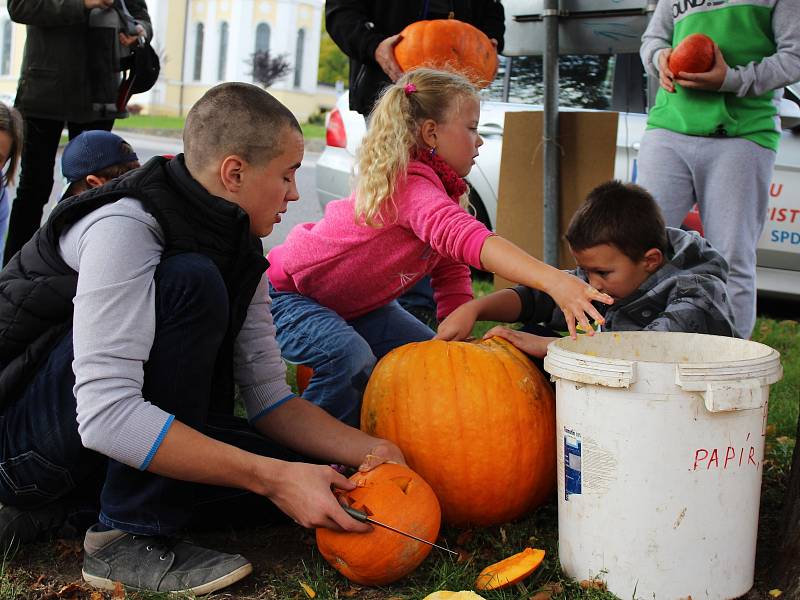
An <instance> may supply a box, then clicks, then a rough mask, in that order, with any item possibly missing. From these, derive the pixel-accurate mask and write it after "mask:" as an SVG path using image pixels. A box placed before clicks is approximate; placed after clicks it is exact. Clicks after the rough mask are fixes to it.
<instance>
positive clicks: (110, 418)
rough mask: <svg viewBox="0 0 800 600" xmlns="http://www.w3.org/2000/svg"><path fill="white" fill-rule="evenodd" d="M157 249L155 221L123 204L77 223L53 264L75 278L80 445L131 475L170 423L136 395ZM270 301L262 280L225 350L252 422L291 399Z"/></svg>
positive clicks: (149, 326)
mask: <svg viewBox="0 0 800 600" xmlns="http://www.w3.org/2000/svg"><path fill="white" fill-rule="evenodd" d="M163 250H164V244H163V235H162V232H161V228H160V226H159V225H158V222H157V221H156V219H155V218H154V217H153V216H152V215H150V214H149V213H147V212H146V211H145V210H144V208H143V206H142V204H141V203H140V202H139V201H138V200H135V199H132V198H123V199H122V200H119V201H117V202H113V203H110V204H107V205H105V206H103V207H101V208H99V209H97V210H95V211H93V212H92V213H90V214H89V215H87V216H85V217H83V218H82V219H81V220H79V221H78V222H76V223H75V224H74V225H72V226H71V227H70V228H69V229H68V230H66V231H65V232H64V233H63V234H62V236H61V239H60V242H59V252H60V255H61V257H62V258H63V259H64V261H65V262H66V263H67V264H68V265H69V266H70V267H71V268H73V269H75V270H76V271H77V272H78V288H77V293H76V295H75V299H74V305H75V312H74V318H73V345H74V350H75V358H74V361H73V370H74V372H75V387H74V393H75V397H76V399H77V419H78V431H79V433H80V436H81V440H82V441H83V444H84V446H86V447H87V448H91V449H93V450H96V451H98V452H100V453H102V454H104V455H106V456H109V457H110V458H113V459H115V460H117V461H119V462H122V463H124V464H127V465H129V466H132V467H134V468H138V469H145V468H147V466H148V464H149V462H150V460H151V459H152V457H153V455H154V454H155V452H156V450H157V449H158V446H159V445H160V443H161V440H162V439H163V437H164V435H165V434H166V432H167V431H168V429H169V427H170V425H171V423H172V420H173V417H172V415H170V414H168V413H167V412H165V411H163V410H162V409H161V408H159V407H157V406H155V405H153V404H150V403H149V402H148V401H147V399H146V398H144V397H143V395H142V385H143V383H144V364H145V362H146V361H147V359H148V356H149V354H150V349H151V347H152V344H153V339H154V336H155V323H156V313H155V286H156V284H155V281H154V274H155V270H156V267H157V266H158V264H159V263H160V261H161V255H162V253H163ZM270 304H271V302H270V298H269V294H268V291H267V279H266V274H264V276H263V277H262V278H261V282H260V283H259V286H258V288H257V289H256V292H255V294H254V296H253V299H252V301H251V303H250V306H249V308H248V311H247V317H246V319H245V321H244V324H243V326H242V329H241V330H240V332H239V335H238V337H237V339H236V341H235V344H234V379H235V380H236V382H237V383H238V384H239V388H240V393H241V395H242V398H243V400H244V403H245V408H246V410H247V414H248V417H249V418H250V420H251V421H254V420H256V419H258V418H259V417H260V416H262V415H264V414H265V413H266V412H268V411H269V410H271V409H272V408H275V407H276V406H278V405H279V404H281V403H282V402H283V401H285V400H288V399H289V398H292V397H293V396H294V395H293V393H292V391H291V389H290V388H289V386H288V385H287V383H286V368H285V365H284V363H283V361H282V359H281V356H280V348H279V347H278V343H277V341H276V340H275V326H274V325H273V322H272V314H271V312H270Z"/></svg>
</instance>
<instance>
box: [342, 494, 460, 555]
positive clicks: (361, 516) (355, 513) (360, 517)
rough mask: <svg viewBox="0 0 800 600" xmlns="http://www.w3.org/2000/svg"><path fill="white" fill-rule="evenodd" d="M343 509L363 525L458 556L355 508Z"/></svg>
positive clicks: (344, 507) (447, 549)
mask: <svg viewBox="0 0 800 600" xmlns="http://www.w3.org/2000/svg"><path fill="white" fill-rule="evenodd" d="M342 508H343V509H344V511H345V512H346V513H347V514H348V515H350V516H351V517H353V518H354V519H355V520H356V521H361V522H362V523H371V524H372V525H377V526H378V527H383V528H385V529H388V530H390V531H394V532H395V533H399V534H400V535H404V536H406V537H410V538H411V539H412V540H417V541H418V542H422V543H423V544H428V545H429V546H433V547H434V548H438V549H439V550H444V551H445V552H449V553H450V554H453V555H455V556H458V552H454V551H452V550H450V549H449V548H445V547H444V546H439V545H438V544H434V543H433V542H429V541H428V540H423V539H422V538H420V537H417V536H415V535H412V534H410V533H408V532H407V531H401V530H400V529H396V528H394V527H392V526H391V525H387V524H386V523H381V522H380V521H376V520H375V519H373V518H372V517H370V516H368V515H367V514H366V513H363V512H361V511H360V510H356V509H355V508H350V507H349V506H342Z"/></svg>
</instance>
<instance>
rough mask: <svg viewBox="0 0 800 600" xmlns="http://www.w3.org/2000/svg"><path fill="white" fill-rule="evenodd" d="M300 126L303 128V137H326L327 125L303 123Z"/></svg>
mask: <svg viewBox="0 0 800 600" xmlns="http://www.w3.org/2000/svg"><path fill="white" fill-rule="evenodd" d="M300 128H301V129H302V130H303V137H305V138H306V139H322V138H324V137H325V125H320V124H318V123H303V124H302V125H300Z"/></svg>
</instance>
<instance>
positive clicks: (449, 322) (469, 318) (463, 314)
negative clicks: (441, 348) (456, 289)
mask: <svg viewBox="0 0 800 600" xmlns="http://www.w3.org/2000/svg"><path fill="white" fill-rule="evenodd" d="M477 319H478V314H477V310H476V308H475V305H474V303H471V302H467V303H466V304H462V305H461V306H459V307H458V308H456V309H455V310H454V311H453V312H451V313H450V314H449V315H447V317H446V318H445V319H444V321H442V322H441V323H440V324H439V327H438V328H437V329H436V335H435V336H434V338H433V339H435V340H444V341H445V342H460V341H463V340H465V339H467V338H468V337H469V335H470V334H471V333H472V328H473V327H474V326H475V321H476V320H477Z"/></svg>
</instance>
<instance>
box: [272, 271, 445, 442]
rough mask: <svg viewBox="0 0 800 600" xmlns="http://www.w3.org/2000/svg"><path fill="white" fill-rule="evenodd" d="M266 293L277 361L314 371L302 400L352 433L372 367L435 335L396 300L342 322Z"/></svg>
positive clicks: (285, 295) (309, 303) (305, 303)
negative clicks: (401, 348)
mask: <svg viewBox="0 0 800 600" xmlns="http://www.w3.org/2000/svg"><path fill="white" fill-rule="evenodd" d="M269 291H270V296H271V297H272V317H273V319H274V320H275V327H276V328H277V339H278V343H279V344H280V347H281V355H282V356H283V358H284V359H286V360H288V361H289V362H293V363H297V364H304V365H308V366H309V367H311V368H312V369H313V370H314V376H313V377H312V378H311V382H310V383H309V386H308V388H307V389H306V391H305V393H304V394H303V397H304V398H305V399H306V400H309V401H311V402H313V403H314V404H317V405H319V406H321V407H322V408H324V409H325V410H326V411H328V412H329V413H330V414H331V415H333V416H334V417H336V418H337V419H339V420H341V421H343V422H345V423H347V424H349V425H352V426H354V427H358V426H359V416H360V412H361V396H362V395H363V393H364V389H365V388H366V385H367V380H368V379H369V376H370V374H371V373H372V368H373V367H374V366H375V363H376V362H377V361H378V360H379V359H381V358H382V357H383V356H384V355H385V354H388V353H389V352H390V351H391V350H394V349H395V348H397V347H398V346H402V345H403V344H408V343H409V342H422V341H425V340H429V339H431V338H432V337H433V335H434V333H433V331H432V330H431V329H430V328H429V327H427V326H425V325H423V324H422V323H421V322H420V321H419V320H417V318H416V317H414V316H413V315H411V314H410V313H409V312H407V311H406V310H405V309H403V308H402V307H401V306H400V304H398V302H397V301H396V300H395V301H393V302H390V303H389V304H387V305H386V306H383V307H381V308H378V309H376V310H374V311H372V312H370V313H367V314H366V315H364V316H361V317H358V318H357V319H352V320H350V321H346V320H345V319H343V318H342V317H340V316H339V315H338V314H337V313H336V312H335V311H333V310H331V309H329V308H326V307H324V306H322V305H321V304H319V303H318V302H316V301H314V300H312V299H311V298H308V297H307V296H303V295H302V294H298V293H294V292H278V291H276V290H275V289H274V288H273V287H272V286H270V290H269Z"/></svg>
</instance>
